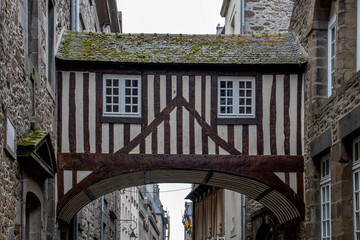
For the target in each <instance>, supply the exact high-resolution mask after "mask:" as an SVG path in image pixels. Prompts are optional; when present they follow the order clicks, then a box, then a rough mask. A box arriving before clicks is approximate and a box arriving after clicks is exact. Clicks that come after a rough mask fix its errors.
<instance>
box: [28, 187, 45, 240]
mask: <svg viewBox="0 0 360 240" xmlns="http://www.w3.org/2000/svg"><path fill="white" fill-rule="evenodd" d="M25 218H26V229H25V238H26V239H29V240H31V239H40V237H41V203H40V200H39V199H38V197H37V196H36V195H35V194H33V193H31V192H28V193H27V195H26V215H25Z"/></svg>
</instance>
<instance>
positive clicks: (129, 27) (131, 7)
mask: <svg viewBox="0 0 360 240" xmlns="http://www.w3.org/2000/svg"><path fill="white" fill-rule="evenodd" d="M222 2H223V0H117V6H118V11H121V12H122V24H123V32H124V33H170V34H179V33H182V34H216V26H217V25H218V24H220V25H221V26H223V25H224V22H225V20H224V18H222V17H221V16H220V10H221V5H222ZM190 187H191V185H190V184H186V185H185V184H161V185H160V199H161V202H162V204H163V206H164V209H165V210H166V209H168V211H169V214H170V219H171V223H170V224H171V226H170V227H171V230H170V240H183V239H184V227H183V225H182V213H183V212H184V209H185V200H184V198H185V197H186V195H187V194H188V193H189V192H190Z"/></svg>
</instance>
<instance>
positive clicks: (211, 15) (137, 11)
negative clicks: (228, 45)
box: [117, 0, 225, 34]
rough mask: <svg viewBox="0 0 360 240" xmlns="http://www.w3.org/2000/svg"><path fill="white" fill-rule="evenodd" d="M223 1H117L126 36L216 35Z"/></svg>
mask: <svg viewBox="0 0 360 240" xmlns="http://www.w3.org/2000/svg"><path fill="white" fill-rule="evenodd" d="M222 1H223V0H117V6H118V11H122V19H123V32H124V33H183V34H216V26H217V25H218V24H219V23H220V24H221V26H222V25H224V22H225V20H224V18H222V17H221V16H220V10H221V5H222Z"/></svg>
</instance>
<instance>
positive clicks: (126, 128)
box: [124, 123, 136, 153]
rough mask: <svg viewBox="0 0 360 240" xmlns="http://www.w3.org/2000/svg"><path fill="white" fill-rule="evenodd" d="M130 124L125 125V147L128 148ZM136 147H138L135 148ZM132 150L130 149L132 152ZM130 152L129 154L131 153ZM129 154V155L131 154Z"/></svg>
mask: <svg viewBox="0 0 360 240" xmlns="http://www.w3.org/2000/svg"><path fill="white" fill-rule="evenodd" d="M130 126H131V125H130V124H129V123H124V146H127V145H128V144H129V142H130ZM134 147H136V146H134ZM131 150H132V149H130V151H131ZM130 151H129V152H130ZM129 152H127V153H129Z"/></svg>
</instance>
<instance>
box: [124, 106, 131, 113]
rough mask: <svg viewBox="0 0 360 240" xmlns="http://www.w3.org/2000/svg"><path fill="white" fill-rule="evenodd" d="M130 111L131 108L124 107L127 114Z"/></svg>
mask: <svg viewBox="0 0 360 240" xmlns="http://www.w3.org/2000/svg"><path fill="white" fill-rule="evenodd" d="M130 111H131V108H130V106H129V105H126V106H125V112H127V113H129V112H130Z"/></svg>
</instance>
